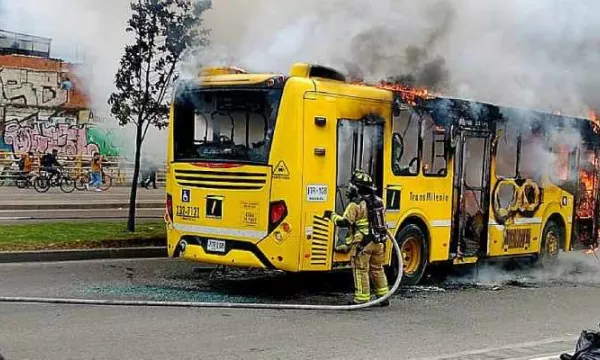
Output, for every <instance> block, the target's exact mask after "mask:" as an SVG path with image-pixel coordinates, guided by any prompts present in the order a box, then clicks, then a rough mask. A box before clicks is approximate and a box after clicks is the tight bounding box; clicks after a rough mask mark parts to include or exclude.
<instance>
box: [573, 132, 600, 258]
mask: <svg viewBox="0 0 600 360" xmlns="http://www.w3.org/2000/svg"><path fill="white" fill-rule="evenodd" d="M599 152H600V149H598V148H597V147H595V146H594V145H591V144H584V145H582V147H581V150H580V151H579V154H578V155H579V159H578V161H577V164H578V165H577V174H575V176H574V177H575V178H576V179H578V180H577V188H576V189H575V194H576V196H575V234H576V236H577V242H576V243H575V244H573V245H574V246H575V248H581V247H584V248H589V247H591V246H593V247H595V246H596V244H597V234H598V220H597V219H598V215H599V214H598V212H599V210H600V208H599V206H598V195H599V187H600V181H599V179H598V170H599V169H600V164H599V160H598V156H599Z"/></svg>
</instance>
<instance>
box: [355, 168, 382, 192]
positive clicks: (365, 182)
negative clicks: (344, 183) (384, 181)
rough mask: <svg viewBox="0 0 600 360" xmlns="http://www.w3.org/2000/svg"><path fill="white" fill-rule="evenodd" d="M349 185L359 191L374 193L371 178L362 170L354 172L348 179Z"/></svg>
mask: <svg viewBox="0 0 600 360" xmlns="http://www.w3.org/2000/svg"><path fill="white" fill-rule="evenodd" d="M350 183H351V184H353V185H354V186H356V187H357V188H358V189H359V190H366V191H375V190H376V189H375V186H374V185H373V178H372V177H371V176H370V175H369V174H367V173H366V172H365V171H363V170H355V171H354V172H353V173H352V178H350Z"/></svg>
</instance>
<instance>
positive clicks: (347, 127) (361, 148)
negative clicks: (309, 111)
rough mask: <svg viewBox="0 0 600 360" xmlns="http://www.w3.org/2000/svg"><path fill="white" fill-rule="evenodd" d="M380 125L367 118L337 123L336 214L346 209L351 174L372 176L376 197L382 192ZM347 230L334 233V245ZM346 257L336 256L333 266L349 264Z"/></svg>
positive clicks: (381, 127) (378, 119)
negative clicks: (355, 171)
mask: <svg viewBox="0 0 600 360" xmlns="http://www.w3.org/2000/svg"><path fill="white" fill-rule="evenodd" d="M383 125H384V119H382V118H378V117H371V116H368V117H366V118H363V119H361V120H350V119H340V120H338V127H337V180H336V194H335V199H336V201H335V210H336V212H337V213H338V214H342V213H343V212H344V209H345V208H346V206H347V205H348V201H349V200H348V199H347V198H346V188H347V186H348V182H349V180H350V177H351V175H352V172H353V171H354V170H358V169H360V170H364V171H366V172H367V173H369V174H370V175H371V177H372V178H373V181H374V182H375V186H376V187H377V192H378V196H381V193H382V188H383ZM347 231H348V229H337V231H336V241H338V240H339V241H341V239H343V238H344V237H345V236H346V234H347ZM349 260H350V259H349V255H348V254H340V253H336V254H335V255H334V262H345V261H349Z"/></svg>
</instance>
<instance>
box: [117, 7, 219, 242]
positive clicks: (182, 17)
mask: <svg viewBox="0 0 600 360" xmlns="http://www.w3.org/2000/svg"><path fill="white" fill-rule="evenodd" d="M210 7H211V3H210V1H198V0H134V1H132V3H131V10H132V15H131V18H130V19H129V21H128V27H127V32H128V33H131V34H133V41H132V43H131V44H129V45H126V46H125V51H124V54H123V57H122V58H121V62H120V68H119V70H118V72H117V74H116V76H115V85H116V91H115V92H114V93H113V94H112V95H111V96H110V98H109V100H108V103H109V105H110V106H111V113H112V114H113V115H114V116H115V117H116V118H117V120H118V121H119V124H120V125H121V126H126V125H128V124H134V125H135V127H136V133H135V164H134V170H133V183H132V186H131V194H130V197H129V219H128V222H127V228H128V230H129V231H131V232H133V231H135V210H136V209H135V204H136V197H137V187H138V181H139V172H140V158H141V149H142V144H143V142H144V139H145V137H146V134H147V133H148V129H149V128H150V126H154V127H157V128H158V129H163V128H164V127H166V126H167V124H168V117H169V96H168V94H169V93H170V92H171V89H172V85H173V84H174V82H175V81H176V80H177V78H178V73H177V69H178V65H179V63H180V62H181V60H182V58H183V56H184V54H185V52H186V50H188V49H191V48H192V47H194V46H196V47H200V48H201V47H205V46H207V45H208V43H209V40H208V36H209V35H210V31H209V30H208V29H205V28H203V27H202V18H201V15H202V13H203V12H204V11H205V10H208V9H210Z"/></svg>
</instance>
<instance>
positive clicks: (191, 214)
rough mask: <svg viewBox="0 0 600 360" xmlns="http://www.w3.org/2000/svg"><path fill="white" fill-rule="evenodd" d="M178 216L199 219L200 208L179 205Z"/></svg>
mask: <svg viewBox="0 0 600 360" xmlns="http://www.w3.org/2000/svg"><path fill="white" fill-rule="evenodd" d="M177 216H179V217H182V218H188V219H199V218H200V208H199V207H196V206H182V205H177Z"/></svg>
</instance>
